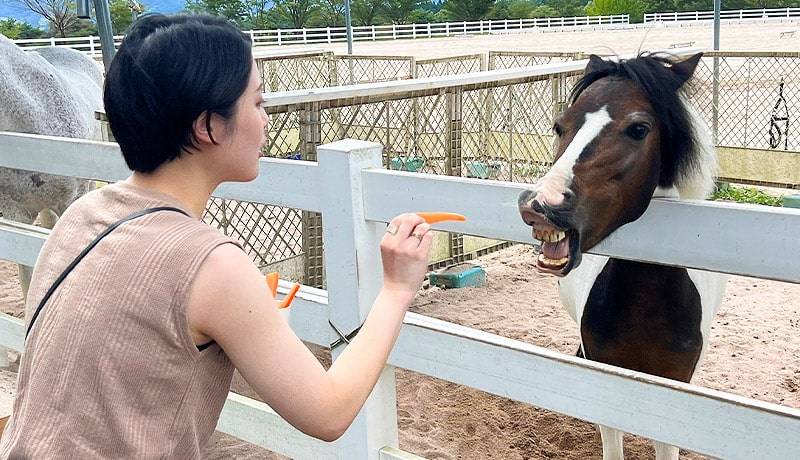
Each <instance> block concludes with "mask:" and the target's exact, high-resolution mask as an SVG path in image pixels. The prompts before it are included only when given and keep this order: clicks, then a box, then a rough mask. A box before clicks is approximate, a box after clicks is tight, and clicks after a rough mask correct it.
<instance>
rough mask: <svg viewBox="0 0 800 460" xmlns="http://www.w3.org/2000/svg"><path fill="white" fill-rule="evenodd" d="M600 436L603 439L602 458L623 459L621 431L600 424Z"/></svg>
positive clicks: (609, 459) (606, 459) (608, 459)
mask: <svg viewBox="0 0 800 460" xmlns="http://www.w3.org/2000/svg"><path fill="white" fill-rule="evenodd" d="M600 436H601V437H602V439H603V460H623V459H624V458H625V457H624V456H623V453H622V431H619V430H618V429H616V428H611V427H609V426H603V425H600Z"/></svg>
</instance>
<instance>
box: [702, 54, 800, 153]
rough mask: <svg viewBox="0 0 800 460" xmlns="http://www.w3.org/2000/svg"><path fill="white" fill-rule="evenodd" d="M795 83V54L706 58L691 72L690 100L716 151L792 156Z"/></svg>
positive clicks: (798, 74)
mask: <svg viewBox="0 0 800 460" xmlns="http://www.w3.org/2000/svg"><path fill="white" fill-rule="evenodd" d="M715 69H716V74H717V75H718V82H719V83H718V85H717V96H716V99H717V110H716V112H715V111H714V98H715V96H714V74H715ZM799 82H800V53H769V54H767V53H725V52H709V53H706V54H705V56H704V57H703V59H702V61H701V64H700V65H699V66H698V69H697V71H696V72H695V77H694V81H693V87H692V91H691V98H692V100H693V102H694V104H695V106H696V107H697V108H698V110H700V112H701V114H702V115H703V118H704V119H705V120H706V121H707V122H708V124H709V126H710V127H711V128H712V130H714V131H715V132H716V141H717V145H724V146H730V147H746V148H756V149H776V150H791V151H797V150H800V140H799V139H798V138H797V136H796V135H795V132H796V131H798V130H797V118H796V113H795V109H796V108H797V107H798V102H800V88H798V85H797V84H798V83H799Z"/></svg>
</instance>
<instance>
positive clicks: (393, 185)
mask: <svg viewBox="0 0 800 460" xmlns="http://www.w3.org/2000/svg"><path fill="white" fill-rule="evenodd" d="M318 153H319V162H318V163H316V162H298V161H291V160H280V159H262V160H261V174H260V175H259V177H258V179H257V180H255V181H254V182H251V183H247V184H230V185H225V186H223V187H220V188H219V190H218V191H217V193H215V195H219V196H222V197H227V198H233V199H241V200H247V201H258V202H264V203H271V204H277V205H281V206H290V207H297V208H302V209H306V210H309V211H317V212H322V214H323V216H324V228H323V235H324V239H325V243H326V248H328V249H329V251H331V252H329V253H328V254H326V255H327V257H326V264H327V267H326V268H327V273H328V274H329V277H330V278H329V280H328V281H329V283H328V286H329V289H328V290H327V291H320V290H316V289H312V288H307V287H304V288H303V289H301V291H300V293H299V294H298V300H296V301H295V304H294V305H293V307H292V308H293V309H294V314H293V315H292V318H291V321H292V327H293V328H294V329H295V331H296V332H297V333H298V335H299V336H300V337H301V338H302V339H303V340H307V341H309V342H312V343H315V344H319V345H323V346H326V345H328V344H329V343H331V342H332V341H333V340H334V339H335V336H334V335H335V334H334V332H333V331H332V330H331V329H330V327H329V326H328V320H329V319H330V320H332V321H333V322H334V323H335V324H337V325H338V326H339V327H340V328H342V329H345V330H352V329H353V328H355V327H356V325H358V324H359V323H360V321H361V318H363V316H364V315H365V313H366V310H365V309H366V308H367V307H366V306H368V305H369V304H370V303H371V302H370V300H371V298H372V296H374V294H375V293H376V292H377V289H378V283H379V281H380V280H379V278H378V277H377V273H379V272H380V265H379V264H380V262H379V259H378V251H377V242H378V241H379V239H380V237H381V236H382V233H383V230H384V229H385V225H384V224H383V223H385V222H387V221H388V220H389V219H390V218H391V217H392V216H394V215H395V214H397V213H399V212H404V211H416V210H421V209H419V200H418V199H416V200H415V197H416V198H418V197H419V196H424V197H425V203H426V207H428V208H430V209H447V210H448V211H453V212H460V213H463V214H465V215H466V216H468V220H467V222H462V223H457V224H447V225H442V228H443V229H445V230H457V231H459V232H463V233H466V234H471V235H477V236H484V237H489V238H498V239H504V240H510V241H520V242H527V241H529V239H530V229H529V228H528V227H527V226H525V225H523V224H522V222H521V220H520V218H519V216H518V213H517V210H516V197H517V195H518V193H519V191H520V190H521V189H522V188H523V187H525V185H522V184H513V183H506V182H498V181H485V180H480V179H463V178H450V177H442V176H432V175H426V174H417V173H406V172H398V171H389V170H383V169H381V147H380V145H378V144H373V143H364V142H360V141H352V140H345V141H339V142H336V143H333V144H328V145H324V146H321V147H320V148H319V150H318ZM0 166H5V167H14V168H21V169H26V170H34V171H40V172H45V173H59V174H65V175H76V176H81V177H87V178H95V179H103V180H118V179H121V178H123V177H126V176H127V169H126V168H125V165H124V163H123V161H122V159H121V155H120V154H119V152H118V148H117V146H116V144H109V143H100V142H90V141H78V140H74V139H60V138H52V137H44V136H36V135H26V134H11V133H0ZM475 203H481V205H480V206H478V207H476V205H475ZM476 209H480V212H476ZM742 228H746V229H748V231H747V232H742V231H741V229H742ZM797 228H800V211H798V210H794V209H783V208H769V209H767V208H765V207H761V206H755V205H752V206H747V205H736V204H730V203H715V202H683V201H678V200H657V201H655V202H654V203H653V204H652V206H651V207H650V209H649V210H648V211H647V212H646V213H645V215H644V216H643V217H642V218H641V219H640V220H639V221H637V222H635V223H633V224H629V225H626V226H624V227H623V228H621V229H620V230H618V231H617V232H615V233H614V234H613V235H612V236H611V237H609V238H608V239H606V240H605V241H604V242H603V243H602V244H600V245H599V246H598V247H597V248H596V249H595V250H594V251H593V252H596V253H600V254H607V255H613V256H619V257H624V258H633V259H637V260H647V261H656V262H661V263H666V264H677V265H685V266H691V267H696V268H704V269H710V270H717V271H722V272H728V273H736V274H744V275H749V276H756V277H763V278H770V279H778V280H786V281H790V282H795V283H798V282H800V268H798V267H800V239H798V238H797V237H796V231H797ZM752 234H764V235H769V236H770V237H769V238H762V240H760V241H759V243H758V244H757V245H754V244H752V241H751V237H750V236H749V235H752ZM46 236H47V232H46V231H44V230H41V229H37V228H32V227H30V226H25V225H18V224H13V223H10V222H8V221H0V258H2V259H7V260H12V261H15V262H23V263H32V261H33V260H35V258H36V254H37V253H38V251H39V249H40V247H41V244H42V243H43V241H44V239H45V238H46ZM687 243H689V244H687ZM765 254H766V255H769V256H768V257H765ZM356 267H358V270H357V271H356ZM359 277H360V278H359ZM285 287H286V286H283V285H282V286H281V289H284V288H285ZM464 307H465V308H467V307H468V306H466V305H465V306H464ZM22 335H23V331H22V323H21V321H20V320H18V319H14V318H10V317H7V316H6V317H2V318H0V345H2V346H7V347H9V348H12V349H16V350H19V349H20V348H21V347H22ZM334 358H335V356H334ZM23 359H24V358H23ZM390 364H391V365H393V366H398V367H402V368H406V369H410V370H413V371H416V372H421V373H424V374H427V375H431V376H434V377H437V378H441V379H445V380H448V381H452V382H455V383H458V384H462V385H467V386H470V387H473V388H477V389H480V390H483V391H486V392H489V393H492V394H496V395H502V396H504V397H509V398H512V399H515V400H517V401H521V402H524V403H528V404H533V405H536V406H538V407H542V408H546V409H550V410H553V411H557V412H560V413H564V414H567V415H570V416H574V417H577V418H581V419H584V420H588V421H591V422H596V423H602V424H605V425H610V426H615V427H617V428H620V429H622V430H625V431H628V432H632V433H636V434H639V435H642V436H646V437H650V438H655V439H659V440H662V441H665V442H669V443H671V444H676V445H679V446H681V447H684V448H686V449H689V450H692V451H695V452H699V453H703V454H706V455H711V456H714V457H718V458H726V459H760V458H763V459H774V458H791V457H793V456H795V455H796V452H798V449H800V437H798V436H797V433H798V432H800V411H798V410H795V409H791V408H786V407H782V406H779V405H775V404H770V403H766V402H761V401H757V400H753V399H749V398H744V397H740V396H735V395H730V394H726V393H722V392H719V391H715V390H709V389H706V388H702V387H697V386H693V385H689V384H683V383H677V382H674V381H670V380H666V379H661V378H657V377H652V376H647V375H644V374H640V373H637V372H633V371H629V370H624V369H619V368H614V367H611V366H606V365H603V364H599V363H594V362H590V361H585V360H582V359H578V358H575V357H573V356H568V355H563V354H560V353H557V352H553V351H550V350H547V349H543V348H540V347H537V346H533V345H530V344H526V343H522V342H518V341H514V340H511V339H508V338H503V337H500V336H496V335H493V334H489V333H485V332H480V331H476V330H472V329H469V328H465V327H462V326H457V325H453V324H450V323H446V322H443V321H440V320H435V319H431V318H427V317H424V316H420V315H415V314H411V313H409V314H408V315H407V317H406V323H405V326H404V327H403V330H402V332H401V335H400V338H399V340H398V343H397V345H396V347H395V349H394V351H393V352H392V354H391V357H390ZM392 369H393V368H392V367H387V368H386V370H385V372H384V374H383V376H382V378H381V380H380V382H379V384H378V387H377V388H376V390H375V391H374V392H373V394H372V396H371V397H370V400H369V401H368V403H367V405H366V406H365V408H364V409H363V410H362V412H361V413H360V415H359V417H358V418H357V419H356V421H355V423H354V425H353V426H352V427H351V428H350V429H349V430H348V431H347V433H346V434H345V435H344V436H343V437H342V438H341V439H339V440H338V441H336V442H334V443H323V442H320V441H317V440H314V439H311V438H308V437H307V436H304V435H302V434H300V433H298V432H297V431H296V430H294V429H293V428H291V427H290V426H289V425H288V424H286V423H285V422H284V421H283V420H281V419H280V417H278V416H277V415H276V414H275V413H274V412H272V411H271V409H269V408H268V407H267V406H266V405H265V404H263V403H260V402H257V401H253V400H250V399H247V398H244V397H241V396H239V395H233V394H232V395H230V397H229V399H228V402H227V404H226V406H225V409H224V411H223V414H222V417H221V419H220V423H219V429H220V430H222V431H225V432H228V433H230V434H233V435H235V436H238V437H241V438H243V439H245V440H248V441H250V442H254V443H256V444H259V445H261V446H264V447H266V448H268V449H271V450H274V451H277V452H280V453H282V454H284V455H288V456H290V457H292V458H298V459H315V460H316V459H328V458H330V459H348V460H350V459H367V458H373V459H374V458H376V457H378V458H381V459H400V458H414V456H413V455H412V454H408V453H403V452H402V451H399V450H397V449H396V447H397V443H398V434H397V424H396V420H397V418H396V398H395V389H394V374H393V370H392ZM379 451H380V454H378V452H379Z"/></svg>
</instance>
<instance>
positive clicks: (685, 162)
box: [571, 53, 698, 187]
mask: <svg viewBox="0 0 800 460" xmlns="http://www.w3.org/2000/svg"><path fill="white" fill-rule="evenodd" d="M674 63H675V60H674V59H672V58H669V57H666V56H663V55H654V54H650V53H641V54H639V55H638V56H637V57H635V58H631V59H622V60H619V61H614V60H605V59H604V60H602V62H601V61H600V60H596V61H595V62H594V63H593V66H592V69H591V70H589V71H587V73H586V74H585V75H584V76H583V77H582V78H581V79H580V80H578V82H577V83H576V85H575V87H574V88H573V89H572V95H571V102H572V103H575V101H576V100H577V99H578V97H579V96H580V95H581V93H583V91H585V90H586V88H588V87H589V86H590V85H591V84H592V83H594V82H596V81H597V80H599V79H601V78H605V77H612V78H624V79H628V80H633V81H634V82H635V83H636V84H637V85H638V86H639V88H641V90H642V92H643V93H644V94H645V96H646V97H647V99H648V100H649V101H650V104H651V105H652V106H653V109H654V110H655V113H656V116H657V117H658V119H659V121H660V122H661V133H662V134H661V151H662V168H661V176H660V177H659V185H660V186H663V187H668V186H671V185H674V184H675V181H676V178H677V176H678V175H680V174H681V173H683V172H685V171H686V170H687V168H691V167H692V166H693V165H695V163H696V162H697V161H698V159H697V158H694V155H693V153H694V151H695V142H696V141H695V139H696V136H695V133H694V128H693V123H692V120H691V117H690V114H689V112H688V110H687V109H686V106H685V105H684V102H683V100H682V98H681V87H682V86H683V84H684V83H685V82H686V81H687V80H689V78H690V77H691V75H685V69H684V68H683V67H680V66H675V65H674Z"/></svg>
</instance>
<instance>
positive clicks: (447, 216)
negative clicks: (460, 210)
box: [417, 212, 467, 224]
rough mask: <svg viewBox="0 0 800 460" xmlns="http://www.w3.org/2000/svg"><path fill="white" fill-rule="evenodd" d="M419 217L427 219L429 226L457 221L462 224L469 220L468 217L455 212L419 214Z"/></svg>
mask: <svg viewBox="0 0 800 460" xmlns="http://www.w3.org/2000/svg"><path fill="white" fill-rule="evenodd" d="M417 215H418V216H420V217H422V218H423V219H425V222H427V223H429V224H435V223H437V222H444V221H446V220H457V221H460V222H463V221H465V220H467V218H466V217H464V216H462V215H461V214H456V213H454V212H418V213H417Z"/></svg>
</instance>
